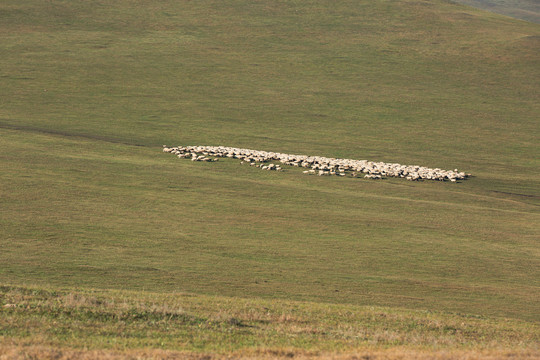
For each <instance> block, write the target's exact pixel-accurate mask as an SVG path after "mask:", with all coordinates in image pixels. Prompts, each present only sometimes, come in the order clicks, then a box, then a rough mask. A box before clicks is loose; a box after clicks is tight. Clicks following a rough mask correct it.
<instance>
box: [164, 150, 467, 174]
mask: <svg viewBox="0 0 540 360" xmlns="http://www.w3.org/2000/svg"><path fill="white" fill-rule="evenodd" d="M163 152H166V153H172V154H174V155H176V156H177V157H178V158H189V157H191V160H192V161H207V162H215V161H218V160H219V159H218V158H221V157H227V158H236V159H240V160H241V163H242V164H243V163H244V162H248V163H249V165H250V166H256V167H259V168H262V169H263V170H274V171H282V168H281V167H280V166H279V165H275V164H274V163H270V164H268V165H263V164H265V163H267V162H270V161H274V162H278V163H280V164H286V165H290V166H294V167H302V168H307V169H309V170H306V171H307V172H306V171H303V173H305V174H315V173H316V172H317V171H318V175H319V176H323V175H335V176H345V175H350V176H351V177H357V176H358V173H364V174H365V176H364V178H367V179H382V178H383V176H386V177H396V178H405V179H407V180H410V181H419V180H436V181H446V180H450V181H451V182H457V180H464V179H467V178H468V177H470V176H472V175H471V174H469V173H465V172H460V171H458V169H454V170H443V169H440V168H434V169H430V168H427V167H423V166H419V165H401V164H398V163H384V162H372V161H367V160H354V159H336V158H327V157H323V156H307V155H294V154H283V153H276V152H266V151H259V150H250V149H240V148H233V147H226V146H177V147H169V146H167V145H163ZM212 157H214V158H212Z"/></svg>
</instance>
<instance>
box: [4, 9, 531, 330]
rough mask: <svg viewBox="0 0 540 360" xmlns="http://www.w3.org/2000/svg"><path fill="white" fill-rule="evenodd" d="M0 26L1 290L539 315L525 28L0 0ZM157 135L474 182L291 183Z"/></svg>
mask: <svg viewBox="0 0 540 360" xmlns="http://www.w3.org/2000/svg"><path fill="white" fill-rule="evenodd" d="M0 36H1V39H2V40H1V41H0V52H1V54H2V56H0V82H1V86H0V169H1V172H0V248H1V249H2V251H1V252H0V264H2V266H0V279H1V280H2V281H3V282H4V283H11V284H37V285H40V286H55V287H64V286H80V287H88V288H89V287H92V288H102V289H103V288H116V289H119V288H122V289H131V290H143V289H144V290H148V291H153V292H174V291H182V292H191V293H198V294H222V295H227V296H232V297H236V296H240V297H247V298H249V297H251V298H265V299H294V300H302V301H306V300H309V301H313V302H322V303H341V304H354V305H373V304H376V305H380V306H395V307H402V308H411V309H427V310H444V311H451V312H458V313H467V314H483V315H490V316H497V317H508V318H517V319H522V320H527V321H538V320H539V317H538V314H540V308H539V301H538V300H539V299H538V293H539V291H538V290H539V279H540V274H539V271H538V269H540V256H539V248H538V238H539V236H540V229H539V225H538V224H540V216H539V207H538V206H539V205H540V201H539V199H540V192H539V190H538V189H540V181H539V177H538V168H539V165H540V164H539V160H538V159H540V153H539V148H538V144H537V140H538V130H539V129H538V127H539V124H538V113H539V112H540V102H539V101H538V100H539V93H540V92H539V84H540V82H539V81H538V79H539V75H540V66H539V56H538V54H539V49H540V26H539V25H538V24H532V23H526V22H522V21H517V20H513V19H509V18H506V17H502V16H499V15H495V14H491V13H487V12H483V11H480V10H475V9H472V8H469V7H465V6H461V5H457V4H453V3H448V2H445V1H438V0H435V1H419V0H414V1H413V0H399V1H392V2H388V1H339V2H335V1H325V0H317V1H310V2H299V1H241V0H235V1H226V2H223V1H210V0H202V1H191V2H178V1H159V2H147V1H136V2H134V1H127V0H119V1H112V0H102V1H99V2H88V1H81V0H73V1H60V0H52V1H47V2H43V1H37V0H25V1H20V0H17V1H15V0H5V1H2V2H1V3H0ZM161 144H169V145H177V144H192V145H196V144H205V145H206V144H208V145H226V146H236V147H245V148H254V149H261V150H269V151H280V152H286V153H297V154H313V155H322V156H328V157H345V158H353V159H369V160H380V161H385V162H399V163H403V164H419V165H425V166H429V167H433V168H434V167H440V168H444V169H453V168H458V169H461V170H464V171H467V172H470V173H472V174H474V176H475V177H474V178H472V179H471V180H469V181H466V182H462V183H459V184H448V183H440V182H437V183H427V182H424V183H409V182H405V181H402V180H400V179H388V180H385V181H381V182H369V181H364V180H358V179H350V178H348V179H328V178H318V177H306V176H304V177H302V176H301V174H297V173H295V172H293V171H290V172H287V173H267V172H262V171H257V170H255V169H253V168H250V167H242V166H240V165H239V164H238V163H237V162H236V161H223V162H219V163H215V164H199V163H192V162H189V161H187V162H186V161H180V160H178V159H176V158H174V157H170V156H165V155H163V154H162V153H161V150H160V147H161ZM321 306H322V305H321Z"/></svg>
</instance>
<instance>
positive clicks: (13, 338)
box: [0, 285, 539, 359]
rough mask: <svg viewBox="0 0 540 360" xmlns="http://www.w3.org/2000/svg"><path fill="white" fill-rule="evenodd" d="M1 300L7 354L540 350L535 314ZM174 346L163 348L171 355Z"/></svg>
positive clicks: (78, 297) (14, 292)
mask: <svg viewBox="0 0 540 360" xmlns="http://www.w3.org/2000/svg"><path fill="white" fill-rule="evenodd" d="M0 305H1V307H0V315H1V316H0V349H2V350H0V354H2V352H5V353H7V352H8V350H10V349H12V348H13V346H18V348H19V349H20V350H21V349H22V352H21V353H20V354H22V353H24V351H27V352H30V353H31V352H32V351H33V349H32V348H31V347H28V344H29V343H30V344H32V346H34V349H36V348H37V349H38V350H39V349H40V347H42V348H41V349H42V351H44V350H47V349H48V347H52V348H55V349H62V348H64V347H66V346H68V347H70V348H72V349H85V351H92V350H98V349H99V350H101V351H103V350H113V352H111V354H113V355H114V354H115V352H114V351H116V352H119V353H120V354H121V353H122V351H126V350H128V349H131V351H133V350H139V351H140V352H141V353H144V351H145V349H149V348H150V349H161V350H166V351H182V352H183V354H184V355H185V356H186V357H187V356H188V355H190V354H191V355H192V356H193V357H196V354H197V353H198V354H200V355H199V356H201V357H202V356H203V355H206V356H210V358H211V357H213V356H216V357H219V356H220V355H225V354H233V355H234V354H238V355H239V357H242V356H245V357H246V358H249V357H257V358H264V357H296V356H297V355H299V356H300V357H302V356H306V357H319V356H321V357H330V356H329V354H330V355H334V356H335V357H336V358H339V357H340V354H349V356H350V354H354V353H355V352H359V353H362V351H364V352H366V353H367V354H370V353H377V352H381V353H382V354H384V352H383V351H384V350H385V349H393V350H391V351H389V354H388V355H393V356H395V358H398V356H399V355H401V356H403V354H407V353H409V354H417V356H419V357H422V355H424V356H425V355H426V354H431V355H432V358H433V357H435V358H437V355H438V354H440V358H450V356H452V355H456V354H459V353H460V351H461V352H464V353H465V354H467V352H471V353H472V354H482V351H484V352H486V354H490V353H491V354H499V355H501V354H507V353H510V354H512V353H513V354H514V356H515V355H516V354H518V355H519V354H521V355H524V356H523V358H527V357H530V358H532V357H533V356H535V354H536V355H538V341H539V338H538V333H539V331H538V330H539V329H538V326H537V325H535V324H533V323H528V322H524V321H518V320H509V319H494V318H487V317H482V316H467V315H459V314H454V313H447V312H438V311H411V310H402V309H388V308H382V307H362V306H351V305H335V304H321V303H309V302H292V301H268V300H261V299H242V298H237V297H236V298H228V297H221V296H201V295H193V294H186V293H171V294H162V293H149V292H128V291H103V290H92V289H88V290H75V289H71V290H69V289H65V290H53V289H49V290H45V289H43V288H36V287H33V288H23V287H15V286H6V285H4V286H1V287H0ZM25 344H26V345H25ZM25 346H27V347H26V348H25ZM502 349H505V350H502ZM57 351H60V350H57ZM64 351H65V350H64ZM71 351H72V352H73V350H71ZM129 351H130V350H128V352H127V354H124V356H125V355H129ZM166 351H163V352H159V351H156V352H155V353H154V356H157V357H165V358H167V357H168V356H167V352H166ZM445 351H446V352H445ZM44 353H47V352H46V351H44ZM67 353H69V351H68V352H67ZM74 353H75V354H76V352H74ZM105 353H106V352H105ZM151 354H152V352H150V355H151ZM174 354H175V353H171V354H169V355H170V356H171V357H172V355H174ZM396 355H397V356H396ZM393 356H390V358H394V357H393ZM447 356H448V357H447ZM349 358H350V357H349ZM376 358H381V359H384V358H385V357H384V356H379V357H376Z"/></svg>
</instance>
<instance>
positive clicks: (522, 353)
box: [0, 343, 540, 360]
mask: <svg viewBox="0 0 540 360" xmlns="http://www.w3.org/2000/svg"><path fill="white" fill-rule="evenodd" d="M538 358H540V351H538V350H537V349H522V350H507V349H498V350H493V349H492V350H422V349H408V348H399V347H397V348H391V349H387V350H374V349H357V350H354V351H348V352H338V353H330V352H309V351H304V350H298V349H256V350H249V351H241V352H234V353H229V354H213V353H196V352H183V351H170V350H161V349H129V350H110V349H98V350H86V349H72V348H59V347H50V346H46V345H31V344H16V343H10V344H0V360H19V359H43V360H49V359H51V360H52V359H54V360H70V359H80V360H89V359H106V360H117V359H118V360H119V359H137V360H139V359H164V360H165V359H190V360H203V359H204V360H213V359H246V360H250V359H301V360H304V359H305V360H308V359H310V360H316V359H331V360H346V359H348V360H398V359H399V360H402V359H419V360H428V359H430V360H431V359H433V360H450V359H452V360H454V359H456V360H480V359H482V360H499V359H512V360H519V359H538Z"/></svg>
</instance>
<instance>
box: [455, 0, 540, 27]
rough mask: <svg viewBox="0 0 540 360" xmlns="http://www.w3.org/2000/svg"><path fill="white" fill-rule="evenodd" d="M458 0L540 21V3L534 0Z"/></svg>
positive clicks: (517, 16) (515, 16)
mask: <svg viewBox="0 0 540 360" xmlns="http://www.w3.org/2000/svg"><path fill="white" fill-rule="evenodd" d="M457 2H459V3H462V4H466V5H470V6H474V7H477V8H480V9H484V10H487V11H492V12H495V13H497V14H503V15H506V16H511V17H514V18H517V19H522V20H526V21H532V22H535V23H540V4H538V2H536V1H534V0H458V1H457Z"/></svg>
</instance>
